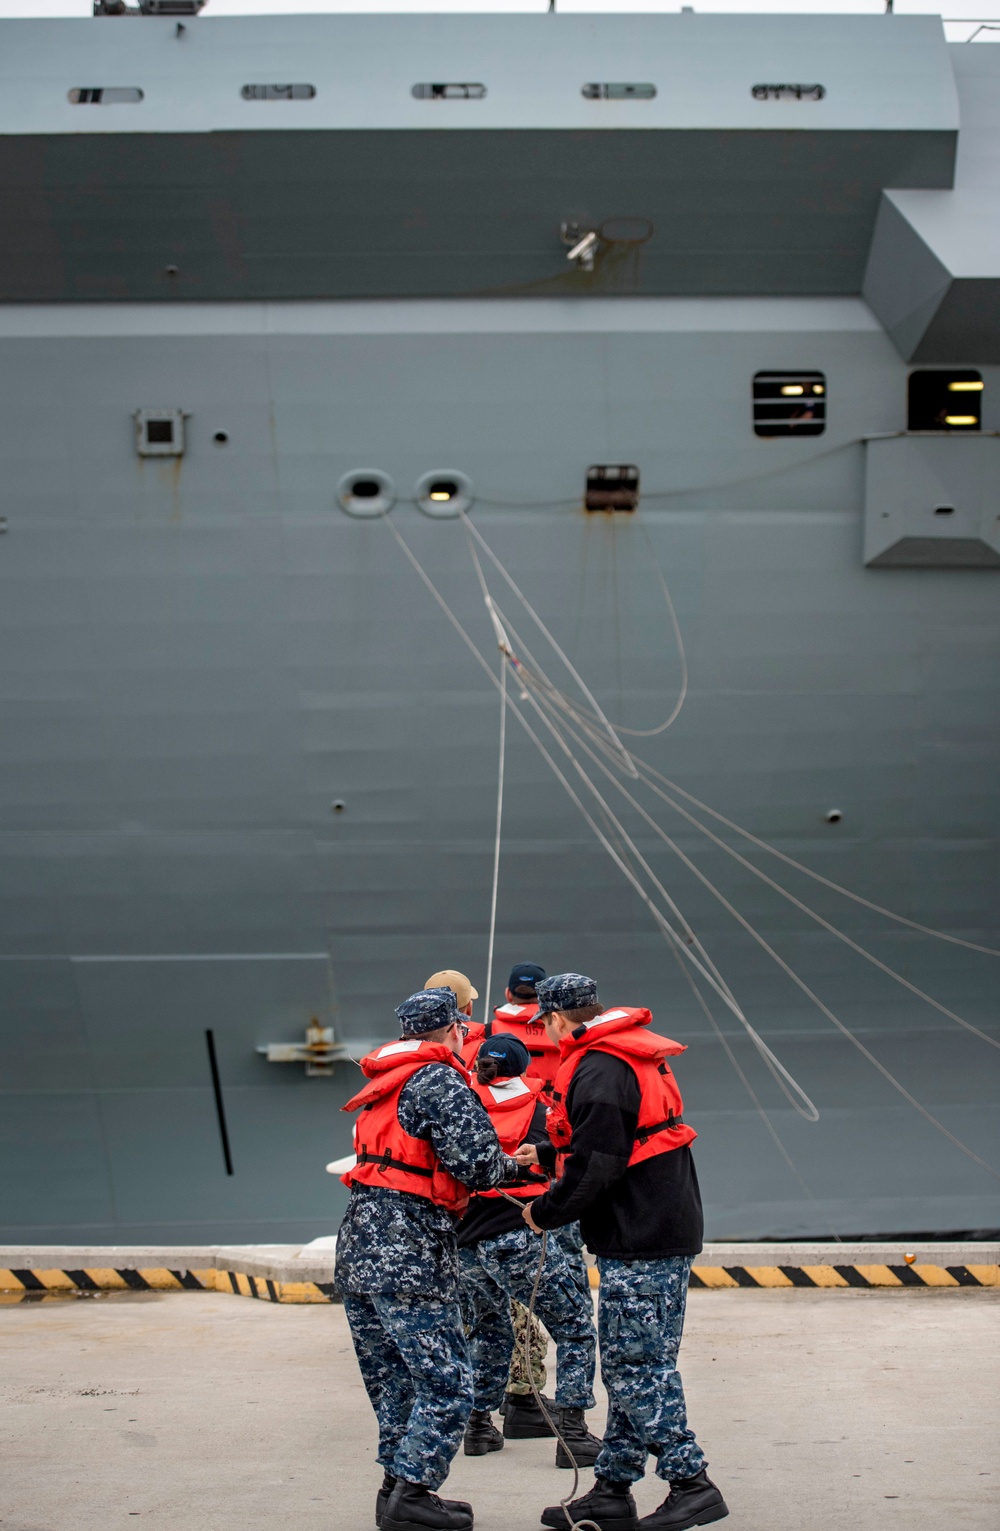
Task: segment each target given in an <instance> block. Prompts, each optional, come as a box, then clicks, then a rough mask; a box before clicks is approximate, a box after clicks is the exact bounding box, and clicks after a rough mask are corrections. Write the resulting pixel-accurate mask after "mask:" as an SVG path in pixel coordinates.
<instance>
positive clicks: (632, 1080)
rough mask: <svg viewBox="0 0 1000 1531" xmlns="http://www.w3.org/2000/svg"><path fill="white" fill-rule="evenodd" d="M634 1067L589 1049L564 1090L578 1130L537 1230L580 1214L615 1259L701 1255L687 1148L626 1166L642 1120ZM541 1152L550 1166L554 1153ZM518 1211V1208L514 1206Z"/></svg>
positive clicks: (599, 1248) (539, 1207) (537, 1213)
mask: <svg viewBox="0 0 1000 1531" xmlns="http://www.w3.org/2000/svg"><path fill="white" fill-rule="evenodd" d="M639 1100H640V1093H639V1081H638V1079H637V1077H636V1074H635V1071H634V1069H631V1068H630V1067H629V1065H628V1064H627V1063H625V1062H623V1061H622V1059H621V1058H613V1057H612V1056H611V1055H610V1054H609V1053H601V1052H597V1051H594V1050H588V1052H587V1053H586V1054H585V1055H584V1057H583V1058H582V1059H581V1060H580V1062H579V1064H578V1065H577V1068H576V1072H575V1073H574V1075H573V1079H572V1082H571V1084H570V1087H569V1090H568V1092H567V1095H566V1112H567V1115H568V1117H569V1120H570V1125H571V1127H572V1129H573V1141H572V1144H571V1149H570V1154H569V1157H568V1158H567V1160H566V1166H565V1169H564V1171H563V1173H562V1176H561V1177H560V1179H559V1180H557V1181H556V1182H555V1184H554V1185H553V1186H552V1187H551V1188H550V1189H549V1190H548V1191H547V1192H546V1193H545V1195H544V1196H539V1197H538V1198H537V1200H535V1201H533V1202H532V1204H531V1213H532V1217H533V1218H534V1220H535V1222H536V1223H537V1224H538V1226H539V1228H561V1227H563V1225H564V1224H566V1223H573V1222H576V1220H577V1218H579V1220H580V1225H581V1228H582V1231H583V1239H584V1243H585V1244H586V1246H587V1248H588V1249H589V1250H590V1252H591V1254H594V1255H607V1256H610V1257H611V1258H613V1259H617V1260H662V1259H666V1258H667V1257H668V1256H670V1255H696V1254H698V1253H699V1252H700V1250H701V1241H702V1233H703V1231H704V1221H703V1217H702V1209H701V1193H700V1191H699V1189H698V1176H697V1174H696V1172H695V1167H694V1156H693V1155H692V1153H691V1150H690V1148H687V1147H685V1148H675V1149H673V1150H671V1152H670V1153H665V1154H655V1155H654V1156H653V1157H652V1158H651V1159H644V1160H642V1162H641V1163H639V1164H634V1165H633V1166H632V1167H631V1168H629V1164H628V1161H629V1158H630V1156H631V1153H632V1149H633V1146H634V1143H635V1133H636V1128H637V1126H638V1123H639ZM539 1157H540V1159H541V1161H542V1163H543V1165H546V1167H548V1164H550V1163H551V1162H552V1152H551V1151H547V1150H545V1149H544V1148H543V1149H542V1150H540V1152H539ZM511 1210H512V1211H513V1208H511Z"/></svg>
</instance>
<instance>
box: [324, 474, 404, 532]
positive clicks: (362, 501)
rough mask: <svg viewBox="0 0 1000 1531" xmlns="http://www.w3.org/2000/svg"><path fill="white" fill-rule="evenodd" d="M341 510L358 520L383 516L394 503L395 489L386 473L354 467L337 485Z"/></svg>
mask: <svg viewBox="0 0 1000 1531" xmlns="http://www.w3.org/2000/svg"><path fill="white" fill-rule="evenodd" d="M337 500H338V501H339V504H340V508H341V510H344V511H346V512H347V514H348V515H349V516H355V517H356V518H357V519H358V520H359V521H364V520H368V519H371V518H372V517H374V516H384V515H387V514H388V513H389V511H390V510H391V509H392V507H393V506H394V505H395V503H396V490H395V487H394V485H393V482H392V479H391V478H390V477H389V475H388V473H382V472H381V471H380V470H379V469H378V468H354V469H352V471H351V472H350V473H345V474H344V476H343V478H342V479H341V480H340V483H339V484H338V485H337Z"/></svg>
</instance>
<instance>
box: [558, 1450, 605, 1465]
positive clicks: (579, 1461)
mask: <svg viewBox="0 0 1000 1531" xmlns="http://www.w3.org/2000/svg"><path fill="white" fill-rule="evenodd" d="M599 1455H600V1453H599V1452H596V1451H595V1452H593V1453H590V1452H584V1453H583V1455H582V1456H579V1457H577V1458H576V1463H575V1465H576V1466H577V1467H593V1465H594V1463H595V1462H596V1461H597V1458H598V1456H599ZM556 1466H557V1467H565V1468H569V1469H570V1470H572V1468H573V1466H574V1463H573V1462H571V1461H570V1459H569V1457H568V1456H567V1455H566V1453H565V1452H564V1451H561V1450H557V1451H556Z"/></svg>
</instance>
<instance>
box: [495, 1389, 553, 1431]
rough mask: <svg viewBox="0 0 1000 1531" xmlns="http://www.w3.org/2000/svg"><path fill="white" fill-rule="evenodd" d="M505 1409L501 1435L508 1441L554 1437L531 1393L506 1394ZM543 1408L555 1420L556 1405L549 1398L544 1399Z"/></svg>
mask: <svg viewBox="0 0 1000 1531" xmlns="http://www.w3.org/2000/svg"><path fill="white" fill-rule="evenodd" d="M505 1403H506V1405H507V1407H506V1408H505V1409H504V1411H503V1433H504V1436H505V1437H506V1439H507V1440H508V1441H528V1440H534V1439H536V1438H537V1437H538V1436H541V1435H554V1434H555V1431H554V1430H553V1429H552V1427H551V1426H550V1425H549V1423H548V1421H547V1420H546V1418H545V1415H544V1414H543V1413H542V1411H541V1409H540V1408H539V1407H538V1405H537V1403H536V1402H535V1397H534V1394H533V1393H508V1394H507V1397H506V1399H505ZM545 1407H546V1408H547V1409H548V1411H549V1413H550V1414H551V1415H552V1417H553V1418H555V1415H556V1405H555V1404H554V1403H553V1402H552V1399H551V1398H546V1399H545Z"/></svg>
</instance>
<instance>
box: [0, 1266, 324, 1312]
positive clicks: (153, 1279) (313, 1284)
mask: <svg viewBox="0 0 1000 1531" xmlns="http://www.w3.org/2000/svg"><path fill="white" fill-rule="evenodd" d="M81 1292H84V1293H86V1292H90V1293H94V1292H232V1293H235V1295H236V1296H237V1297H257V1298H263V1299H264V1301H266V1302H297V1303H302V1302H336V1301H337V1295H336V1292H335V1290H334V1286H333V1282H332V1281H277V1280H274V1279H273V1278H272V1277H270V1276H254V1275H248V1274H247V1273H246V1272H244V1271H229V1270H215V1269H207V1270H166V1269H163V1268H157V1267H153V1268H150V1269H148V1270H131V1269H128V1268H127V1267H125V1268H121V1269H116V1268H114V1267H113V1266H92V1267H90V1268H89V1269H88V1270H38V1269H33V1270H3V1269H0V1303H3V1302H24V1301H34V1302H38V1301H42V1300H44V1299H45V1298H46V1297H59V1296H61V1295H62V1296H68V1295H71V1294H77V1293H81Z"/></svg>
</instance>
